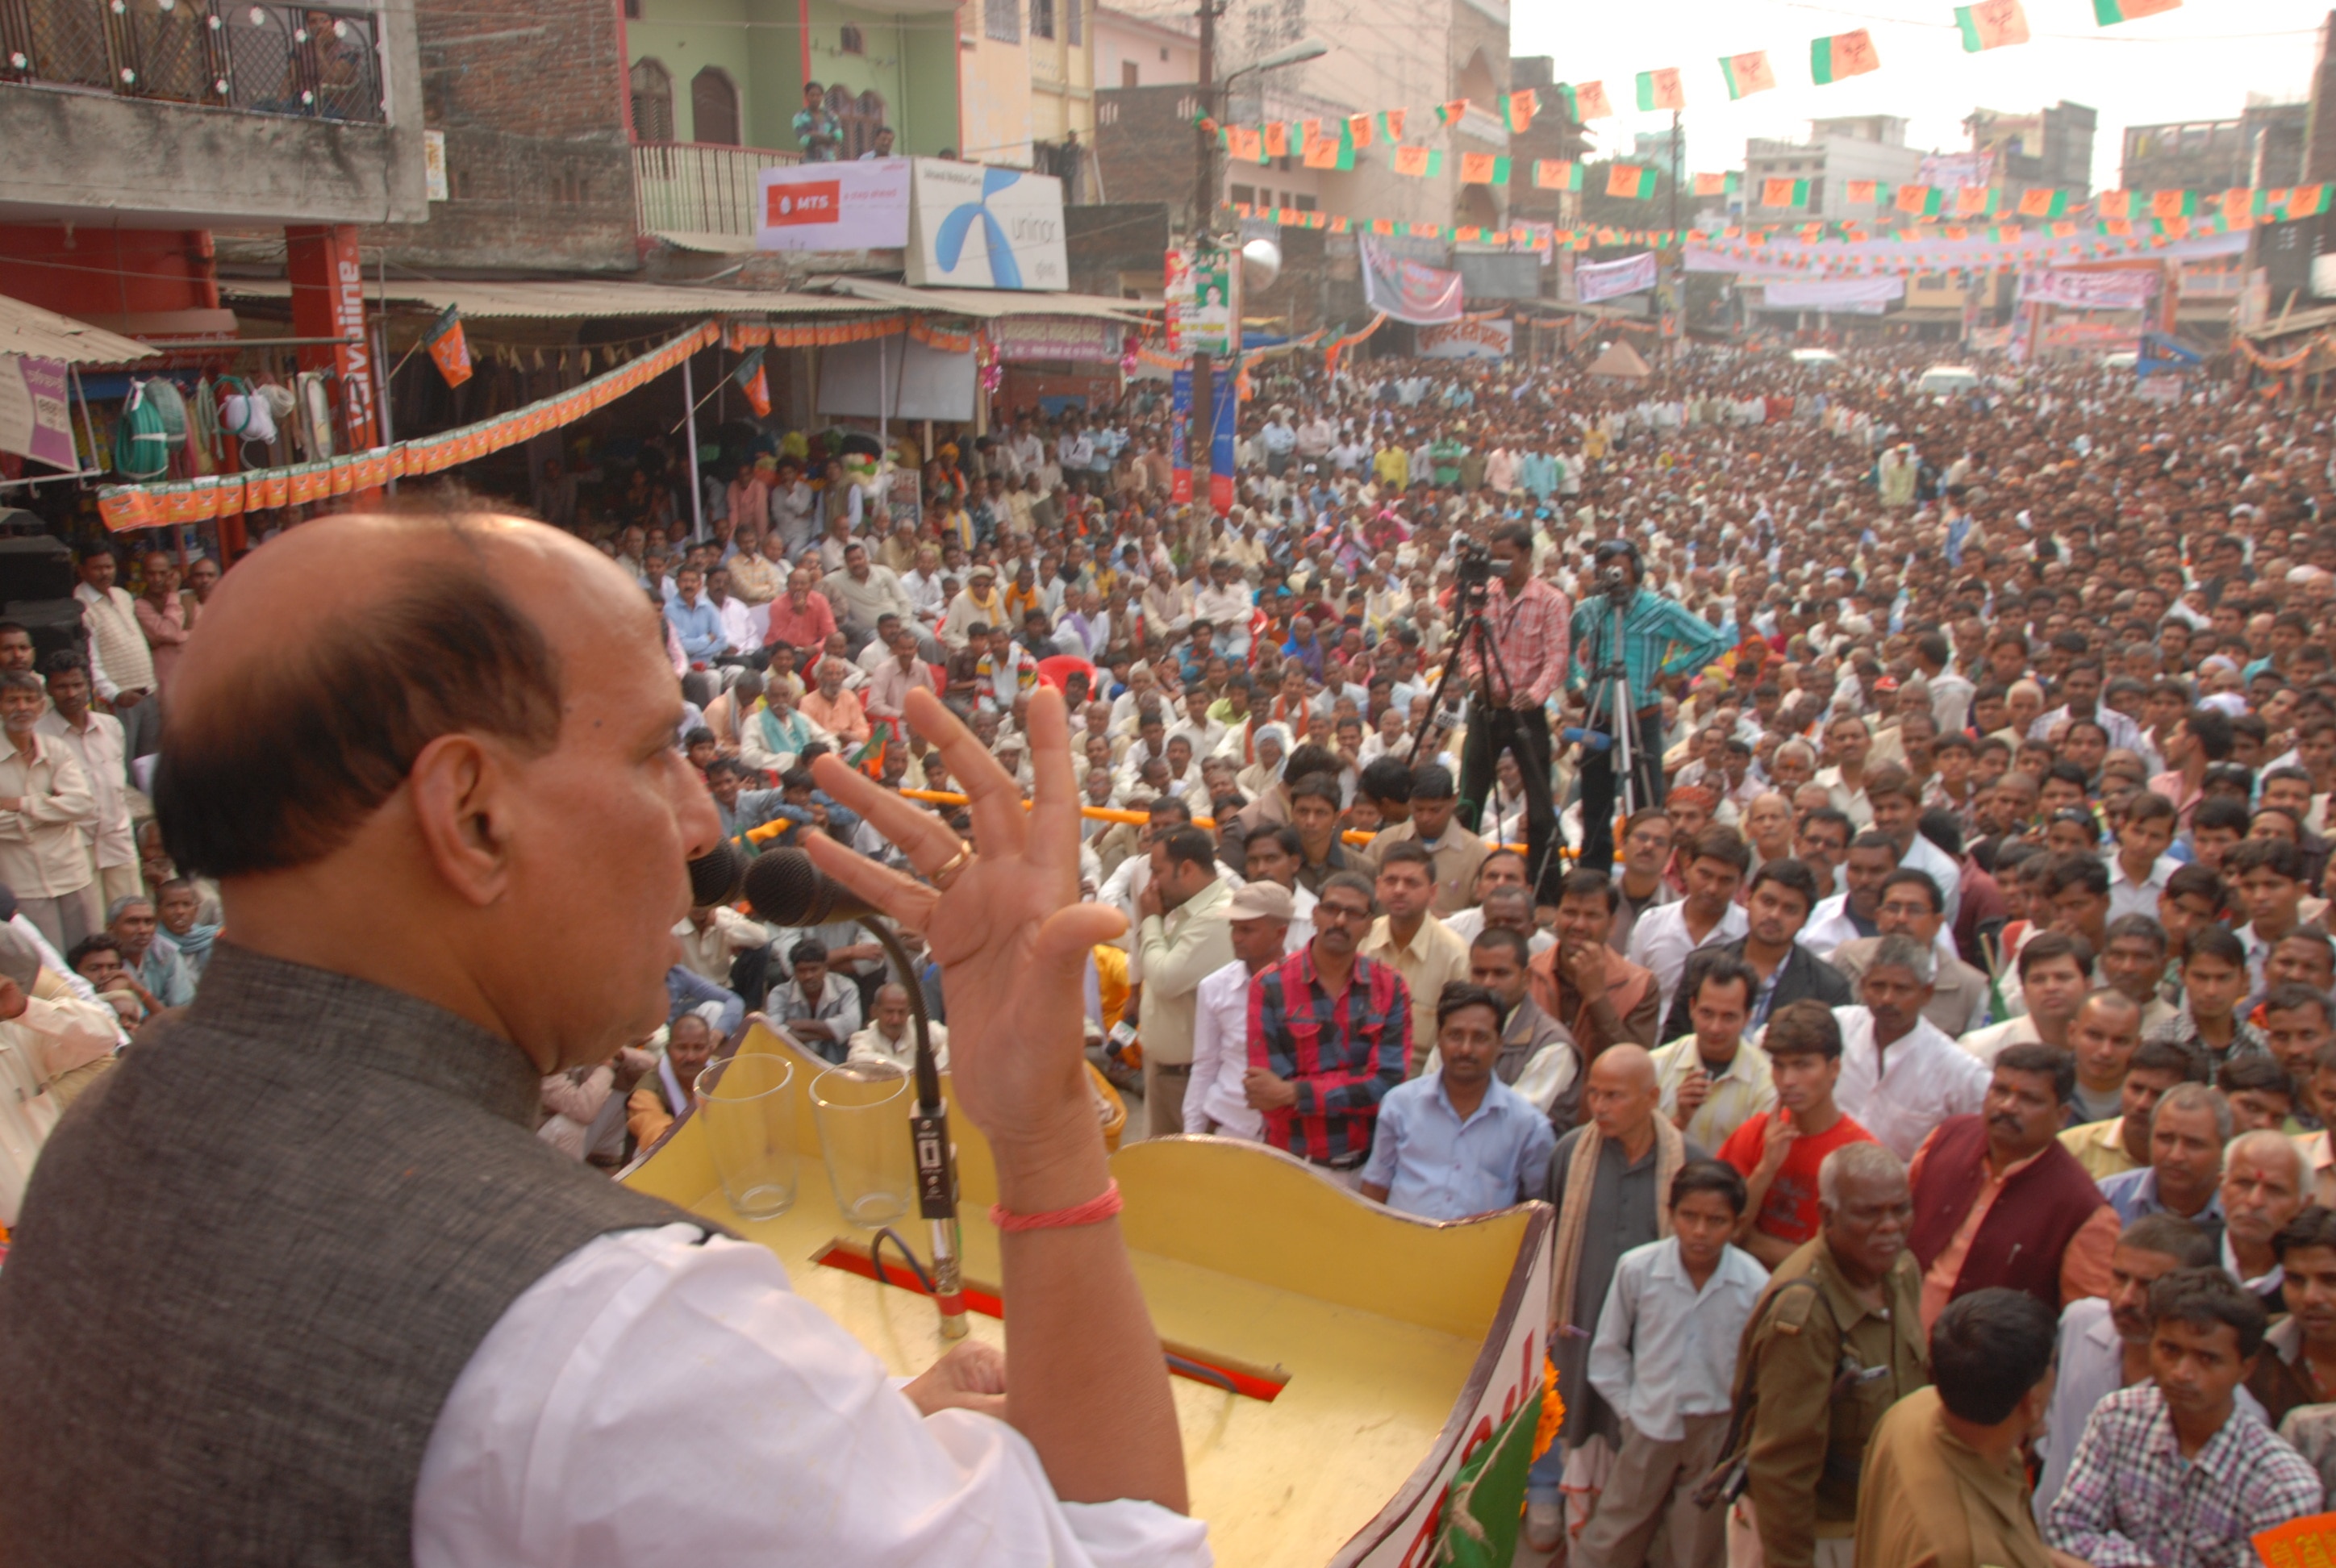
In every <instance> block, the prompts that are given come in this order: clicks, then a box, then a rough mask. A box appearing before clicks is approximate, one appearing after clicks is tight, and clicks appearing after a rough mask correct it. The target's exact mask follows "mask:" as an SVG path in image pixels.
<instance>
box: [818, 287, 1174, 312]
mask: <svg viewBox="0 0 2336 1568" xmlns="http://www.w3.org/2000/svg"><path fill="white" fill-rule="evenodd" d="M823 281H824V282H825V283H826V284H827V286H828V287H831V288H837V289H841V290H842V291H843V292H844V293H846V294H851V295H856V296H858V297H860V298H861V299H867V300H873V301H875V302H876V303H878V304H880V305H888V306H891V307H895V308H907V309H911V310H939V311H943V312H946V313H947V314H949V315H951V316H978V317H984V318H993V317H1000V316H1081V317H1092V318H1095V319H1100V320H1104V321H1142V320H1144V319H1145V315H1144V312H1145V308H1146V307H1145V302H1144V300H1141V299H1111V298H1107V297H1105V296H1103V295H1100V294H1037V293H1021V292H1017V291H1016V290H1014V289H1010V288H910V287H906V286H904V285H901V284H898V283H879V282H877V281H876V280H875V279H873V278H826V279H824V280H823ZM1150 308H1151V310H1152V311H1153V314H1157V313H1158V311H1159V310H1160V308H1161V307H1159V306H1158V305H1153V306H1152V307H1150Z"/></svg>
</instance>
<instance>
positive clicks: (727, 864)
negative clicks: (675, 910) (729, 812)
mask: <svg viewBox="0 0 2336 1568" xmlns="http://www.w3.org/2000/svg"><path fill="white" fill-rule="evenodd" d="M745 870H746V859H745V856H744V855H742V854H740V853H739V852H738V851H737V848H736V847H735V845H733V844H732V843H731V842H730V841H729V840H728V839H723V840H721V841H719V842H716V843H715V846H714V847H713V848H712V849H710V850H708V851H706V852H705V853H704V854H702V855H700V856H698V857H697V858H696V860H694V861H692V862H689V901H690V902H691V903H692V904H694V905H696V907H698V908H699V909H704V908H705V907H706V905H707V904H726V903H728V902H729V901H731V900H732V899H735V898H736V897H737V896H738V879H739V878H740V877H741V876H743V875H744V874H745Z"/></svg>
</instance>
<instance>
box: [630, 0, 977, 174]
mask: <svg viewBox="0 0 2336 1568" xmlns="http://www.w3.org/2000/svg"><path fill="white" fill-rule="evenodd" d="M641 12H642V15H641V18H640V20H638V21H635V22H631V23H628V24H627V30H626V35H627V42H628V44H629V47H630V53H631V56H632V59H633V60H634V61H636V62H638V61H639V60H641V59H643V58H647V57H654V58H655V59H657V61H658V62H659V63H662V64H663V65H664V66H665V68H666V69H667V71H668V72H670V73H672V75H673V92H674V105H673V112H674V122H675V123H674V133H675V135H676V136H677V137H679V138H680V139H681V140H682V141H696V139H697V138H696V126H695V125H694V124H693V123H692V117H691V113H690V102H689V84H690V80H691V78H692V77H694V76H696V73H698V72H699V71H700V70H702V69H704V68H705V67H706V66H708V65H715V66H719V67H720V68H721V69H723V70H725V71H727V72H728V73H730V75H731V78H732V79H733V80H734V81H735V82H736V83H737V84H738V93H739V98H740V101H741V108H742V115H741V130H742V132H743V134H744V136H745V141H746V143H747V144H748V145H749V146H753V147H776V148H792V147H793V146H794V145H795V138H794V130H793V119H794V113H795V111H796V110H797V109H799V108H801V107H802V106H803V64H802V62H803V54H802V34H801V31H800V24H799V18H800V16H801V15H802V13H801V12H800V10H799V9H798V6H797V4H796V0H641ZM845 24H852V25H853V26H856V27H858V28H859V29H860V32H861V39H862V41H863V44H864V46H865V52H864V53H862V54H845V53H844V52H843V49H842V35H843V28H844V26H845ZM957 54H958V46H957V19H956V16H955V15H954V14H953V13H951V12H947V11H939V12H930V13H923V14H914V15H895V14H893V13H891V12H883V11H867V10H862V9H861V8H859V7H857V6H852V5H839V4H835V3H834V0H812V5H811V69H812V75H813V78H814V79H815V80H817V81H819V82H821V83H824V84H826V85H829V86H834V85H836V84H838V83H841V84H842V85H843V86H845V87H847V88H849V89H850V90H851V91H852V93H855V94H857V93H866V92H870V91H873V92H875V93H877V94H878V95H880V96H881V98H882V99H883V100H884V105H885V113H886V117H887V119H888V120H889V122H891V126H892V128H893V130H894V131H895V133H896V145H897V146H898V148H899V150H900V151H902V152H918V153H934V152H939V151H940V150H941V149H943V148H944V147H953V146H955V145H956V144H957V123H958V113H957V94H958V61H957Z"/></svg>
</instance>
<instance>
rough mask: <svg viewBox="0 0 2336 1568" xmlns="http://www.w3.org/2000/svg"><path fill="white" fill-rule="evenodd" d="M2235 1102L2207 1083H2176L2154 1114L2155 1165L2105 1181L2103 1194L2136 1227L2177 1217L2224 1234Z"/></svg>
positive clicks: (2151, 1141)
mask: <svg viewBox="0 0 2336 1568" xmlns="http://www.w3.org/2000/svg"><path fill="white" fill-rule="evenodd" d="M2230 1141H2231V1103H2230V1102H2229V1101H2228V1100H2226V1099H2224V1097H2223V1095H2222V1092H2221V1091H2220V1090H2218V1089H2214V1088H2213V1087H2211V1086H2207V1085H2205V1084H2176V1085H2175V1086H2173V1087H2172V1088H2170V1089H2168V1090H2166V1093H2165V1094H2164V1095H2163V1096H2160V1097H2159V1099H2158V1102H2157V1105H2156V1108H2155V1109H2153V1110H2152V1111H2151V1112H2150V1114H2149V1164H2146V1165H2144V1166H2142V1167H2141V1168H2140V1169H2139V1170H2137V1171H2122V1172H2119V1173H2118V1174H2116V1175H2114V1176H2104V1177H2102V1178H2101V1183H2100V1187H2101V1196H2102V1197H2104V1198H2107V1200H2108V1203H2109V1207H2110V1208H2112V1209H2115V1210H2116V1211H2117V1218H2118V1219H2119V1220H2121V1221H2123V1222H2125V1223H2127V1224H2128V1225H2130V1224H2131V1223H2133V1222H2135V1221H2136V1220H2138V1219H2140V1218H2142V1217H2143V1216H2144V1215H2146V1214H2174V1215H2177V1216H2179V1217H2180V1218H2182V1219H2185V1220H2187V1221H2189V1222H2191V1223H2192V1224H2194V1225H2196V1226H2197V1227H2198V1228H2199V1229H2200V1230H2202V1231H2205V1232H2206V1233H2207V1234H2208V1235H2209V1236H2219V1235H2220V1234H2221V1233H2222V1231H2223V1145H2224V1144H2227V1143H2229V1142H2230Z"/></svg>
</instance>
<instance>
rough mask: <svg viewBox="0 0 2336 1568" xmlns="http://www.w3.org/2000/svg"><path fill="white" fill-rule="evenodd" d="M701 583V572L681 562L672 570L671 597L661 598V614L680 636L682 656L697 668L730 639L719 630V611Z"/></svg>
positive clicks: (722, 649)
mask: <svg viewBox="0 0 2336 1568" xmlns="http://www.w3.org/2000/svg"><path fill="white" fill-rule="evenodd" d="M705 584H706V574H705V573H704V572H702V571H700V570H697V568H696V567H694V566H685V567H683V568H682V569H681V570H679V571H677V572H676V573H675V574H674V579H673V597H672V598H671V599H667V600H666V601H665V618H666V619H667V620H668V621H671V622H672V623H673V631H674V635H675V636H676V637H677V638H681V651H682V656H683V657H685V658H686V659H688V660H689V662H690V663H691V664H692V665H693V666H695V667H697V668H700V669H703V668H705V667H706V666H708V665H710V664H712V663H713V662H714V661H715V659H716V658H718V657H721V656H722V655H724V654H725V653H728V652H729V651H730V639H729V638H728V637H727V636H725V634H724V632H723V630H722V612H721V611H720V610H718V609H715V608H714V606H713V603H712V602H711V601H710V600H708V599H706V596H705V594H704V593H703V592H701V591H700V590H701V589H703V588H704V587H705Z"/></svg>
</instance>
